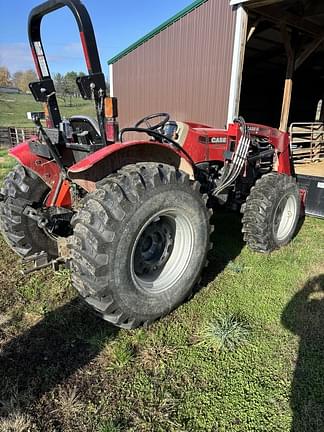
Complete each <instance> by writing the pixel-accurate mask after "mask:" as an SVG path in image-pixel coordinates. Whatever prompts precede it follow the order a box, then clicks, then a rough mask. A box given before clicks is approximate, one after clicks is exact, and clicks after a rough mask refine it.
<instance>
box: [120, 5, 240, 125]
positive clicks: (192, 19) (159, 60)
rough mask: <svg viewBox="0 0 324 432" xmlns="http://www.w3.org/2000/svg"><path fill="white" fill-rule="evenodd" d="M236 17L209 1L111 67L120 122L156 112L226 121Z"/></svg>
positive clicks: (227, 8)
mask: <svg viewBox="0 0 324 432" xmlns="http://www.w3.org/2000/svg"><path fill="white" fill-rule="evenodd" d="M234 28H235V13H234V12H233V11H232V8H231V7H230V6H229V3H228V0H208V2H206V3H204V4H202V5H201V6H199V7H198V8H197V9H195V10H193V11H192V12H190V13H189V14H188V15H186V16H184V17H183V18H181V19H180V20H178V21H176V22H175V23H174V24H172V25H171V26H170V27H168V28H166V29H165V30H163V31H162V32H161V33H159V34H157V35H156V36H154V37H153V38H152V39H150V40H148V41H147V42H145V43H144V44H143V45H141V46H139V47H138V48H136V49H135V50H134V51H132V52H130V53H129V54H127V55H126V56H125V57H123V58H121V59H120V60H118V61H117V62H116V63H115V64H114V65H113V82H114V96H117V98H118V102H119V113H120V117H119V120H120V124H121V126H122V127H125V126H129V125H132V124H134V123H135V122H136V120H138V119H139V118H140V117H143V116H145V115H147V114H150V113H154V112H163V111H164V112H165V111H166V112H169V113H170V114H171V115H172V118H174V119H177V120H194V121H197V122H204V123H207V124H210V125H213V126H215V127H223V126H224V125H225V124H226V120H227V109H228V96H229V87H230V77H231V65H232V51H233V40H234Z"/></svg>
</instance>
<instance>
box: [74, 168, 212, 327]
mask: <svg viewBox="0 0 324 432" xmlns="http://www.w3.org/2000/svg"><path fill="white" fill-rule="evenodd" d="M199 189H200V186H199V184H198V183H197V182H190V181H189V177H188V175H187V174H185V173H184V172H182V171H178V170H176V169H175V168H174V167H173V166H169V165H164V164H163V165H162V164H157V163H141V164H136V165H129V166H126V167H124V168H122V169H121V170H120V171H118V172H117V173H116V174H112V175H110V176H108V177H107V178H105V179H104V180H102V181H101V182H99V183H98V184H97V190H96V191H95V192H93V193H89V194H88V195H87V196H86V197H85V198H84V201H83V208H82V209H81V210H80V211H79V212H78V213H77V214H76V215H75V216H74V217H73V219H72V224H73V225H74V234H73V236H72V238H71V240H70V248H71V255H72V265H71V267H72V280H73V284H74V286H75V288H76V289H77V290H78V291H79V293H80V294H81V296H82V297H84V299H85V300H86V302H87V303H88V304H89V305H91V306H92V308H94V309H95V310H96V311H97V312H98V313H99V314H100V315H101V316H102V318H104V319H105V320H107V321H109V322H111V323H113V324H115V325H117V326H119V327H123V328H135V327H138V326H140V325H145V324H149V323H151V322H153V321H154V320H156V319H158V318H160V317H161V316H164V315H166V314H168V313H169V312H170V311H171V310H172V309H174V308H175V307H177V306H178V305H179V304H181V303H182V302H183V301H184V300H185V299H186V298H187V297H188V296H189V295H190V294H191V292H192V289H193V287H194V286H195V284H196V283H197V281H198V279H199V276H200V273H201V271H202V269H203V268H204V266H205V264H206V258H207V252H208V249H209V235H210V231H211V229H210V224H209V219H210V212H209V211H208V210H207V208H206V203H205V199H204V197H203V196H202V195H201V193H200V191H199Z"/></svg>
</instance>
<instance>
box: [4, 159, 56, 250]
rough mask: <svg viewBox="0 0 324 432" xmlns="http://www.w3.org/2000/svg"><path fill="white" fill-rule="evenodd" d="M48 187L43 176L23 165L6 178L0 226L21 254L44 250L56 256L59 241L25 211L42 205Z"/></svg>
mask: <svg viewBox="0 0 324 432" xmlns="http://www.w3.org/2000/svg"><path fill="white" fill-rule="evenodd" d="M48 192H49V188H48V186H47V185H46V183H44V182H43V180H42V179H41V178H40V177H38V176H37V175H36V174H34V173H33V172H32V171H29V170H27V169H26V168H24V167H22V166H21V165H18V166H16V167H15V168H14V169H13V170H12V171H11V172H10V173H9V174H8V175H7V177H6V178H5V180H4V183H3V187H2V189H1V193H2V194H3V195H4V196H5V198H4V201H3V202H2V203H1V204H0V229H1V231H2V234H3V236H4V238H5V240H6V241H7V243H8V244H9V246H10V247H11V248H12V249H13V250H14V252H16V253H17V254H18V255H20V256H22V257H27V256H29V255H33V254H35V253H38V252H41V251H45V252H47V254H48V256H49V258H54V257H57V243H56V241H55V240H53V239H52V238H50V237H49V236H48V235H46V234H45V232H44V231H43V230H42V229H41V228H39V227H38V225H37V223H36V221H34V220H32V219H30V218H29V217H27V216H25V215H24V214H23V211H24V209H25V207H26V206H27V205H30V206H33V205H35V204H36V206H40V207H41V206H42V204H43V202H44V199H45V197H46V195H47V194H48Z"/></svg>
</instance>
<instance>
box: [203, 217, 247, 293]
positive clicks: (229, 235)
mask: <svg viewBox="0 0 324 432" xmlns="http://www.w3.org/2000/svg"><path fill="white" fill-rule="evenodd" d="M212 223H213V224H214V226H215V231H214V233H213V234H212V241H213V248H212V250H211V251H210V252H209V265H208V267H207V269H206V270H205V271H204V273H203V277H202V281H201V285H202V286H205V285H207V284H208V283H209V282H212V281H213V280H214V279H215V277H216V276H217V275H218V274H219V273H221V272H222V271H223V270H224V268H225V267H226V266H227V265H228V264H229V263H230V262H231V261H233V260H234V259H235V258H236V257H237V256H238V255H239V254H240V253H241V250H242V248H243V246H244V242H243V234H242V232H241V229H242V224H241V216H240V214H238V213H234V212H231V211H229V210H223V209H215V210H214V216H213V218H212Z"/></svg>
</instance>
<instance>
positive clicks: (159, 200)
mask: <svg viewBox="0 0 324 432" xmlns="http://www.w3.org/2000/svg"><path fill="white" fill-rule="evenodd" d="M63 6H68V7H69V8H70V9H71V11H72V12H73V14H74V16H75V19H76V21H77V23H78V27H79V30H80V37H81V41H82V46H83V51H84V55H85V59H86V64H87V68H88V73H89V74H88V75H87V76H82V77H79V78H78V79H77V84H78V87H79V90H80V93H81V95H82V96H83V98H85V99H93V100H94V102H95V107H96V112H97V120H94V119H92V118H90V117H86V116H81V115H80V116H73V117H71V118H69V119H63V120H62V118H61V115H60V111H59V107H58V104H57V99H56V93H55V88H54V84H53V81H52V79H51V76H50V72H49V70H48V65H47V61H46V57H45V54H44V51H43V46H42V42H41V36H40V24H41V20H42V18H43V16H44V15H46V14H48V13H50V12H52V11H54V10H56V9H58V8H61V7H63ZM29 40H30V45H31V49H32V54H33V58H34V61H35V65H36V70H37V74H38V77H39V81H37V82H33V83H31V84H30V90H31V92H32V94H33V95H34V97H35V99H36V101H40V102H43V103H44V104H45V118H46V126H45V125H42V123H41V121H40V115H39V114H37V113H35V114H34V116H33V120H34V122H35V124H36V125H37V128H38V133H37V135H35V136H34V137H32V139H30V140H29V141H27V142H24V143H22V144H19V145H18V146H16V147H14V148H13V149H11V150H10V152H9V153H10V155H11V156H13V157H14V158H16V159H17V161H18V166H17V167H16V168H15V169H14V170H13V171H12V172H11V173H10V174H9V175H8V176H7V178H6V179H5V182H4V185H3V188H2V190H1V201H2V203H1V206H0V220H1V229H2V232H3V235H4V237H5V239H6V240H7V242H8V244H9V245H10V246H11V248H12V249H13V250H14V251H15V252H16V253H17V254H18V255H20V256H22V257H23V258H24V260H25V261H27V262H29V263H32V265H33V268H31V269H30V270H29V271H31V270H37V269H39V268H43V267H45V266H46V265H48V264H58V263H63V264H65V265H67V266H69V267H70V269H71V272H72V281H73V285H74V287H75V288H76V289H77V290H78V292H79V293H80V295H81V296H82V297H83V298H84V299H85V301H86V302H87V303H88V304H89V305H91V306H92V308H93V309H95V310H96V311H97V312H99V313H100V314H101V316H102V317H103V318H104V319H105V320H107V321H109V322H111V323H113V324H115V325H117V326H120V327H123V328H134V327H137V326H140V325H147V324H148V323H151V322H152V321H154V320H156V319H158V318H159V317H162V316H164V315H166V314H167V313H169V312H170V311H171V310H172V309H174V308H175V307H177V306H178V305H179V304H180V303H181V302H183V301H184V300H185V299H186V298H187V297H188V296H189V295H190V293H191V292H192V290H193V288H194V286H195V284H196V283H197V281H198V279H199V276H200V274H201V272H202V270H203V268H204V267H205V265H206V261H207V253H208V250H209V249H210V239H209V237H210V234H211V232H212V226H211V224H210V218H211V215H212V210H211V209H210V208H209V207H211V206H212V205H213V204H216V203H221V204H227V205H230V206H231V207H232V208H233V207H235V208H236V209H241V211H242V213H243V220H242V221H243V229H242V231H243V232H244V239H245V241H246V242H247V244H248V245H249V247H250V248H252V249H253V250H255V251H260V252H271V251H273V250H274V249H277V248H279V247H281V246H283V245H285V244H287V243H288V242H289V241H290V240H291V238H292V236H293V235H294V232H295V230H296V226H297V223H298V219H299V214H300V206H301V199H300V194H299V190H298V187H297V184H296V180H295V178H294V176H293V170H292V161H291V156H290V148H289V139H288V135H287V134H286V133H282V132H280V131H278V130H276V129H273V128H270V127H267V126H262V125H257V124H246V123H245V122H244V120H243V119H241V118H238V119H236V120H234V121H233V124H230V125H229V126H228V129H227V130H223V129H215V128H213V127H210V126H207V125H204V124H197V123H192V122H179V121H175V120H173V119H170V117H169V115H168V114H167V113H158V114H153V115H149V116H147V117H145V118H143V119H141V120H140V121H138V122H137V124H136V125H135V126H134V127H129V128H126V129H122V130H120V131H119V130H118V122H117V100H116V99H115V98H109V97H107V95H106V84H105V79H104V75H103V73H102V70H101V65H100V60H99V56H98V51H97V46H96V40H95V36H94V32H93V27H92V24H91V20H90V17H89V15H88V12H87V10H86V9H85V7H84V6H83V4H82V3H81V2H80V1H79V0H49V1H47V2H45V3H43V4H41V5H40V6H38V7H36V8H34V9H33V10H32V11H31V13H30V16H29ZM129 132H138V133H141V134H143V138H145V137H147V136H148V137H149V138H145V139H143V140H132V141H129V140H127V139H125V137H126V136H127V133H129Z"/></svg>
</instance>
